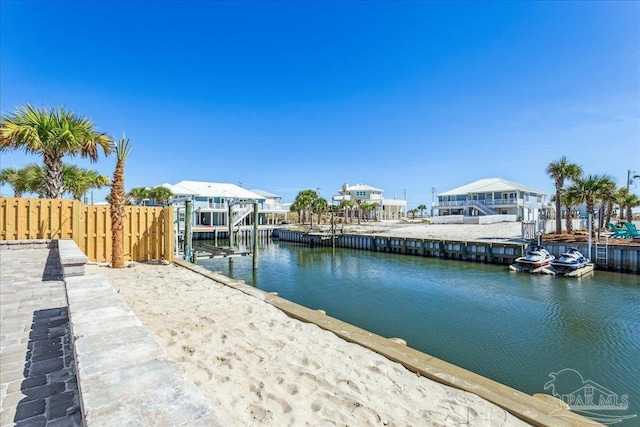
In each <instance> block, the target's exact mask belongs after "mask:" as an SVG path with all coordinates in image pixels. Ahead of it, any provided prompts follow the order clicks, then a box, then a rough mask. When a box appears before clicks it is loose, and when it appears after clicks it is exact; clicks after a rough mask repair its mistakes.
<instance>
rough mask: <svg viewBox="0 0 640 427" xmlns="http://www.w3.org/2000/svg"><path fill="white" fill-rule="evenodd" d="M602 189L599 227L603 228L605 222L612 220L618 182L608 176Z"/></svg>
mask: <svg viewBox="0 0 640 427" xmlns="http://www.w3.org/2000/svg"><path fill="white" fill-rule="evenodd" d="M601 185H602V189H601V191H600V223H599V224H598V227H599V228H600V229H602V228H603V226H604V224H609V223H610V222H611V216H612V215H613V205H614V203H615V201H616V194H617V189H616V183H615V182H614V181H613V180H612V179H611V178H609V177H608V178H607V179H606V180H604V181H603V182H602V183H601Z"/></svg>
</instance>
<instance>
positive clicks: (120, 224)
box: [110, 162, 125, 268]
mask: <svg viewBox="0 0 640 427" xmlns="http://www.w3.org/2000/svg"><path fill="white" fill-rule="evenodd" d="M124 200H125V192H124V164H123V163H122V162H118V164H117V165H116V170H115V172H114V174H113V186H112V188H111V200H110V203H111V243H112V246H111V251H112V254H111V268H124V216H125V210H124Z"/></svg>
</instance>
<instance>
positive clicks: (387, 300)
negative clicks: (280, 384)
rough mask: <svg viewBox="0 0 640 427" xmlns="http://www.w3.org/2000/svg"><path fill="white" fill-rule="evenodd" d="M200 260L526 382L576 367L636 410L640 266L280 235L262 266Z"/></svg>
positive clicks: (539, 386)
mask: <svg viewBox="0 0 640 427" xmlns="http://www.w3.org/2000/svg"><path fill="white" fill-rule="evenodd" d="M199 264H201V265H202V266H204V267H207V268H209V269H211V270H216V271H221V272H222V273H223V274H226V275H229V276H231V277H234V278H237V279H243V280H245V281H246V282H247V283H248V284H252V285H254V286H257V287H258V288H260V289H263V290H265V291H276V292H278V294H279V295H280V296H281V297H283V298H286V299H289V300H291V301H295V302H297V303H299V304H302V305H304V306H306V307H309V308H314V309H324V310H326V312H327V314H328V315H330V316H333V317H336V318H339V319H341V320H344V321H346V322H349V323H351V324H354V325H357V326H359V327H361V328H363V329H367V330H369V331H372V332H375V333H377V334H379V335H382V336H386V337H401V338H403V339H405V340H406V341H407V343H408V345H409V346H411V347H413V348H415V349H418V350H420V351H423V352H425V353H428V354H431V355H434V356H436V357H438V358H441V359H443V360H446V361H448V362H450V363H453V364H455V365H458V366H461V367H463V368H466V369H468V370H471V371H473V372H476V373H478V374H480V375H483V376H486V377H489V378H491V379H494V380H496V381H498V382H501V383H504V384H507V385H509V386H511V387H514V388H516V389H519V390H522V391H524V392H527V393H531V394H532V393H540V392H545V390H544V385H545V383H547V382H548V381H549V380H550V379H551V377H549V374H550V373H552V372H558V371H560V370H562V369H564V368H571V369H574V370H576V371H577V372H579V373H580V374H581V375H582V377H583V379H584V380H591V381H593V382H595V383H597V384H599V385H601V386H603V387H606V389H608V390H610V391H612V392H614V393H616V394H617V395H624V394H627V395H628V400H629V409H628V410H626V411H618V412H619V413H620V415H629V414H639V415H640V279H639V277H638V276H636V275H632V274H616V273H605V272H595V273H594V274H593V275H590V276H589V277H583V278H581V279H564V278H560V277H550V276H545V275H532V274H522V273H520V274H518V273H512V272H509V271H508V269H507V267H504V266H494V265H485V264H476V263H467V262H460V261H448V260H439V259H432V258H421V257H413V256H406V255H392V254H382V253H375V252H368V251H357V250H348V249H335V250H334V249H331V248H315V249H308V248H306V247H303V246H300V245H296V244H291V243H285V242H280V243H276V242H270V243H269V244H267V245H264V246H262V247H261V249H260V253H259V263H258V270H257V272H254V271H253V270H252V260H251V258H250V257H241V258H236V259H235V260H234V261H233V263H229V261H228V260H226V259H215V260H209V259H201V260H199ZM565 373H566V372H565ZM573 390H576V388H573V389H570V390H568V391H567V393H568V392H571V391H573ZM546 392H547V393H550V390H547V391H546ZM639 424H640V418H635V419H633V420H629V421H627V422H626V423H624V424H623V425H639Z"/></svg>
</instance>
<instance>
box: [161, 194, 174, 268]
mask: <svg viewBox="0 0 640 427" xmlns="http://www.w3.org/2000/svg"><path fill="white" fill-rule="evenodd" d="M163 234H164V259H166V260H167V261H169V262H173V249H174V248H173V244H174V235H173V207H172V206H167V207H165V208H164V230H163Z"/></svg>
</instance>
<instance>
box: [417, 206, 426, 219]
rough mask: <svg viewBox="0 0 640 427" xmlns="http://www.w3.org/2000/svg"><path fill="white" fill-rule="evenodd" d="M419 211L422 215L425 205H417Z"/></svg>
mask: <svg viewBox="0 0 640 427" xmlns="http://www.w3.org/2000/svg"><path fill="white" fill-rule="evenodd" d="M416 209H418V210H419V211H420V216H421V217H423V216H424V215H423V212H424V210H425V209H427V207H426V206H425V205H418V207H417V208H416Z"/></svg>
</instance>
